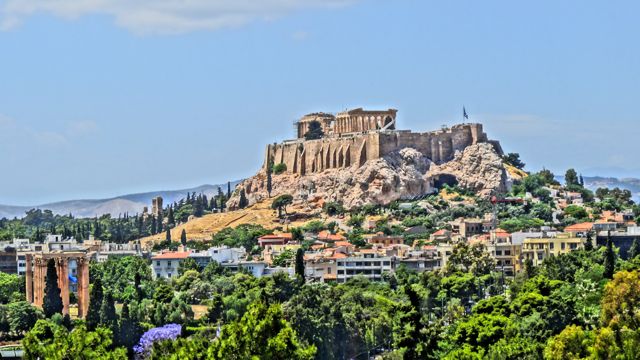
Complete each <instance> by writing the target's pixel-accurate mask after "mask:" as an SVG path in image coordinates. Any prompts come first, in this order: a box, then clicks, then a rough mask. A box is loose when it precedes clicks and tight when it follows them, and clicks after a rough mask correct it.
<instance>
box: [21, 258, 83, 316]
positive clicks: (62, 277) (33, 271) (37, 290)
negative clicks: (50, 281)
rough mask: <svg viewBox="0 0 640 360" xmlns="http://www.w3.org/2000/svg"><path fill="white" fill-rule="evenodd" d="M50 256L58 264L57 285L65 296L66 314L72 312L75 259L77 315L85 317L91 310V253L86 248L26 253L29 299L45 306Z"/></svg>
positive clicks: (63, 302)
mask: <svg viewBox="0 0 640 360" xmlns="http://www.w3.org/2000/svg"><path fill="white" fill-rule="evenodd" d="M50 259H53V261H55V264H56V272H57V274H58V287H59V288H60V297H62V305H63V309H62V313H63V314H64V315H67V314H69V261H72V260H75V261H76V263H77V271H76V278H77V285H78V286H77V287H78V292H77V299H78V317H79V318H83V317H85V316H86V315H87V311H88V310H89V256H88V255H87V254H86V253H85V252H84V251H54V252H49V253H41V252H34V253H28V254H26V260H27V273H26V274H25V276H26V293H27V301H28V302H30V303H31V304H33V305H35V306H38V307H40V308H41V307H42V304H43V302H44V295H45V294H44V288H45V278H46V277H47V263H48V262H49V260H50Z"/></svg>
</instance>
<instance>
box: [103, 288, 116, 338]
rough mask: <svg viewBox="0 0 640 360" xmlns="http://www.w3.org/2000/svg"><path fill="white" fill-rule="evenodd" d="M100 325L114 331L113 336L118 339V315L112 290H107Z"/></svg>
mask: <svg viewBox="0 0 640 360" xmlns="http://www.w3.org/2000/svg"><path fill="white" fill-rule="evenodd" d="M100 325H101V326H104V327H106V328H107V329H109V330H111V331H112V332H113V338H114V339H118V315H117V314H116V305H115V303H114V301H113V296H112V295H111V291H107V293H106V294H105V296H104V299H102V306H100Z"/></svg>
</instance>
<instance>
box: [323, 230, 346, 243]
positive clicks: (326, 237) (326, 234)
mask: <svg viewBox="0 0 640 360" xmlns="http://www.w3.org/2000/svg"><path fill="white" fill-rule="evenodd" d="M346 239H347V238H345V237H344V236H342V235H340V234H335V235H334V234H332V233H330V232H328V231H326V230H323V231H320V232H319V233H318V240H328V241H344V240H346Z"/></svg>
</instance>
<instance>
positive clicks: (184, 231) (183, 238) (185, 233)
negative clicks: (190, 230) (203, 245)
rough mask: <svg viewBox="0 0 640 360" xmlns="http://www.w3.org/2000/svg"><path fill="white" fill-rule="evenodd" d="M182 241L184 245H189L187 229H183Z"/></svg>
mask: <svg viewBox="0 0 640 360" xmlns="http://www.w3.org/2000/svg"><path fill="white" fill-rule="evenodd" d="M180 243H181V244H182V246H185V247H186V246H187V231H186V230H185V229H182V233H180Z"/></svg>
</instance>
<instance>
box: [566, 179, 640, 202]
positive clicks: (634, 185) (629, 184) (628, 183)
mask: <svg viewBox="0 0 640 360" xmlns="http://www.w3.org/2000/svg"><path fill="white" fill-rule="evenodd" d="M583 178H584V186H585V187H586V188H587V189H589V190H591V191H596V190H597V189H598V188H609V189H613V188H616V187H617V188H620V189H626V190H629V191H631V193H633V199H634V201H635V202H640V179H636V178H621V179H618V178H614V177H602V176H585V177H583ZM556 179H557V180H558V181H560V182H561V183H563V184H564V176H556Z"/></svg>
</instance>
